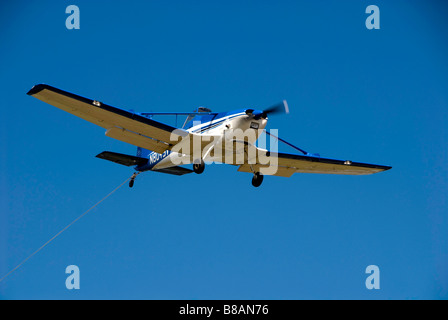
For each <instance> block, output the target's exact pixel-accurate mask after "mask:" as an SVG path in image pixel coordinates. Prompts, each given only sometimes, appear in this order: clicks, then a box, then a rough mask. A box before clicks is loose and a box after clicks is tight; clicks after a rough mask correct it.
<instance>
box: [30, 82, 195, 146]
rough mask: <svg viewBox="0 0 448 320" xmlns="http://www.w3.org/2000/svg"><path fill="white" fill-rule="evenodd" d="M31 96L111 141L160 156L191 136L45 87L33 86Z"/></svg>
mask: <svg viewBox="0 0 448 320" xmlns="http://www.w3.org/2000/svg"><path fill="white" fill-rule="evenodd" d="M28 95H30V96H33V97H35V98H37V99H39V100H42V101H44V102H46V103H48V104H51V105H53V106H55V107H57V108H59V109H62V110H64V111H66V112H69V113H71V114H73V115H75V116H78V117H80V118H82V119H84V120H87V121H89V122H92V123H94V124H96V125H98V126H100V127H103V128H105V129H106V130H107V131H106V136H108V137H111V138H114V139H117V140H120V141H123V142H127V143H130V144H133V145H135V146H138V147H142V148H145V149H148V150H152V151H155V152H158V153H163V152H164V151H166V150H171V148H172V147H173V146H174V145H175V144H176V143H177V142H178V141H180V140H181V139H182V138H183V137H186V136H188V135H189V133H188V132H186V131H184V130H180V129H177V128H174V127H172V126H169V125H166V124H163V123H160V122H158V121H154V120H151V119H148V118H146V117H144V116H141V115H139V114H137V113H133V112H130V111H126V110H122V109H119V108H115V107H112V106H109V105H107V104H104V103H102V102H99V101H96V100H91V99H87V98H84V97H81V96H78V95H76V94H73V93H70V92H66V91H63V90H60V89H57V88H54V87H52V86H49V85H46V84H38V85H36V86H34V87H33V88H32V89H31V90H30V91H29V92H28ZM175 130H176V131H175ZM174 131H175V133H173V132H174ZM171 138H173V139H171Z"/></svg>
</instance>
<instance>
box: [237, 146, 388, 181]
mask: <svg viewBox="0 0 448 320" xmlns="http://www.w3.org/2000/svg"><path fill="white" fill-rule="evenodd" d="M257 150H258V155H257V156H256V157H254V158H252V159H251V160H247V161H245V163H244V164H242V165H240V167H239V169H238V171H242V172H253V170H252V169H254V170H255V171H256V172H261V173H262V174H263V175H275V176H282V177H290V176H292V175H293V174H294V173H296V172H300V173H326V174H343V175H367V174H373V173H377V172H381V171H386V170H389V169H391V167H389V166H383V165H376V164H368V163H361V162H353V161H348V160H335V159H327V158H321V157H315V156H305V155H296V154H288V153H275V152H269V151H267V150H262V149H258V148H257ZM269 164H270V165H269Z"/></svg>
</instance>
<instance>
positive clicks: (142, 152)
mask: <svg viewBox="0 0 448 320" xmlns="http://www.w3.org/2000/svg"><path fill="white" fill-rule="evenodd" d="M151 153H152V151H151V150H148V149H143V148H140V147H137V157H139V158H146V159H148V158H149V155H150V154H151Z"/></svg>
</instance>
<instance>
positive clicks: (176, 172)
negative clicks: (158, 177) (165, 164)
mask: <svg viewBox="0 0 448 320" xmlns="http://www.w3.org/2000/svg"><path fill="white" fill-rule="evenodd" d="M153 171H155V172H161V173H168V174H174V175H175V176H182V175H184V174H187V173H192V172H193V170H190V169H187V168H182V167H169V168H163V169H158V170H153Z"/></svg>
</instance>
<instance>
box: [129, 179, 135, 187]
mask: <svg viewBox="0 0 448 320" xmlns="http://www.w3.org/2000/svg"><path fill="white" fill-rule="evenodd" d="M133 186H134V179H131V181H129V188H132V187H133Z"/></svg>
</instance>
